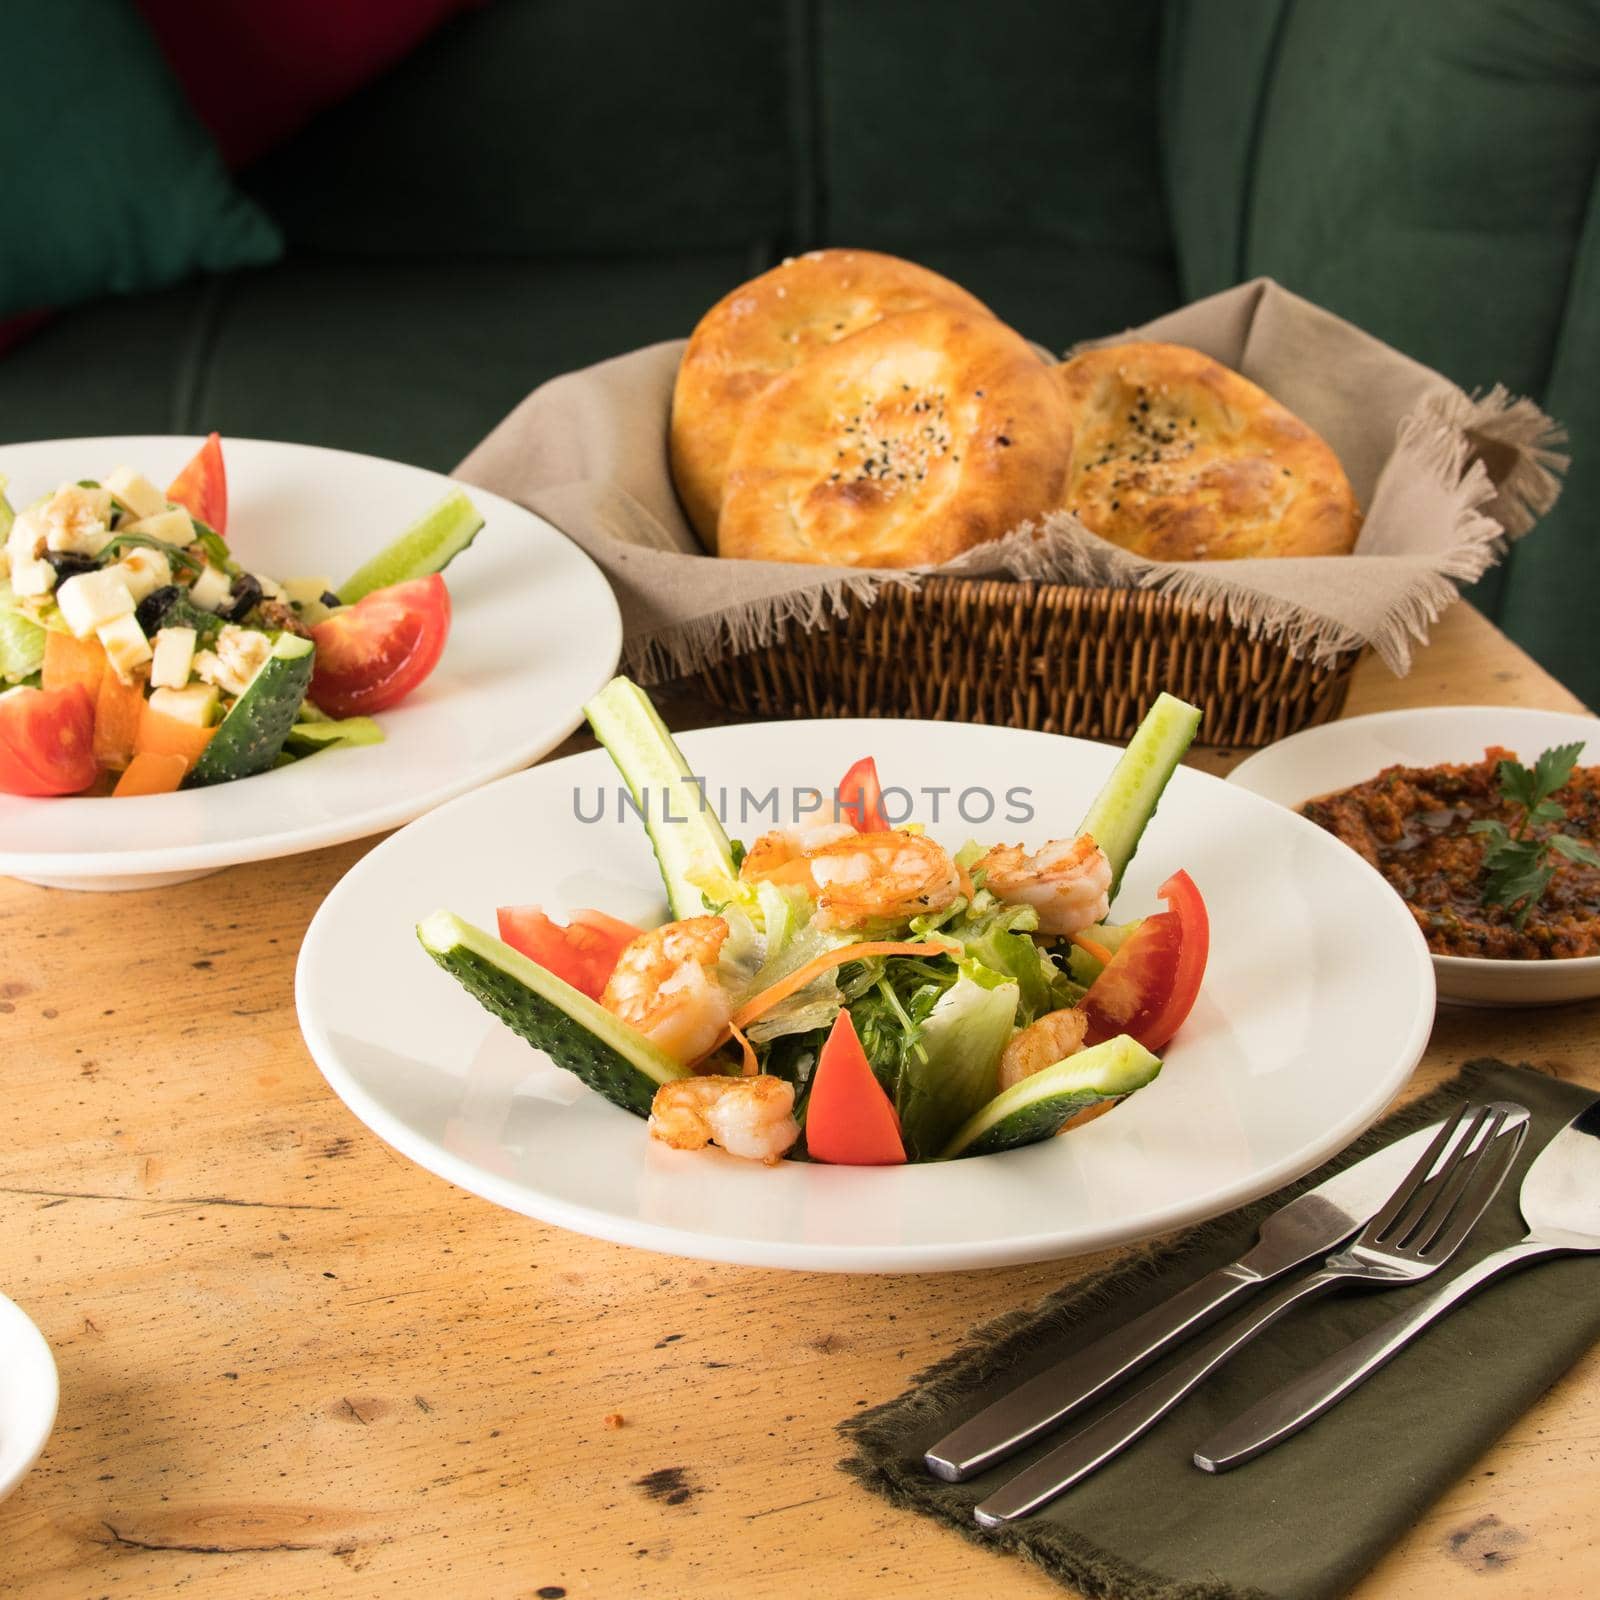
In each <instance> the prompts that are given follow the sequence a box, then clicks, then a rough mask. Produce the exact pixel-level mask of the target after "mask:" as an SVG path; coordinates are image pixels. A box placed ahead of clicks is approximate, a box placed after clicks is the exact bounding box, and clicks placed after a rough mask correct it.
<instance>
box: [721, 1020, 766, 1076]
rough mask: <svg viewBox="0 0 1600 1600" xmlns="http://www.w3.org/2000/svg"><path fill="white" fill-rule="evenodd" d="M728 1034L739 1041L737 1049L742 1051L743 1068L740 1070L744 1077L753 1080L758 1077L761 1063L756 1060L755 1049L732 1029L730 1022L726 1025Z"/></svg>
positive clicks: (737, 1031) (736, 1030)
mask: <svg viewBox="0 0 1600 1600" xmlns="http://www.w3.org/2000/svg"><path fill="white" fill-rule="evenodd" d="M728 1032H729V1034H730V1035H731V1036H732V1037H733V1038H735V1039H737V1040H738V1041H739V1048H740V1049H741V1050H742V1051H744V1067H743V1069H742V1070H743V1072H744V1075H745V1077H747V1078H754V1077H757V1076H759V1075H760V1072H761V1063H760V1062H759V1061H757V1060H756V1053H755V1049H754V1047H753V1046H752V1045H751V1043H750V1041H749V1040H748V1039H747V1038H745V1036H744V1035H743V1034H742V1033H740V1031H739V1030H738V1029H737V1028H736V1027H734V1025H733V1024H732V1023H731V1022H730V1023H729V1024H728Z"/></svg>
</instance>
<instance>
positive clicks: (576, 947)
mask: <svg viewBox="0 0 1600 1600" xmlns="http://www.w3.org/2000/svg"><path fill="white" fill-rule="evenodd" d="M495 919H496V921H497V922H498V923H499V925H500V937H501V938H502V939H504V940H505V942H506V943H507V944H508V945H510V946H511V948H512V949H513V950H520V951H521V952H522V953H523V955H525V956H526V957H527V958H528V959H529V960H530V961H536V962H538V964H539V965H540V966H541V967H543V968H544V969H545V971H546V972H553V973H555V975H556V976H557V977H558V978H560V979H562V980H563V981H565V982H567V983H570V984H571V985H572V987H573V988H574V989H580V990H582V991H583V993H584V994H586V995H588V997H589V998H590V999H591V1000H598V999H599V998H600V996H601V994H602V993H604V991H605V986H606V979H607V978H609V977H610V976H611V973H612V969H613V968H614V967H615V966H616V964H617V957H618V956H620V955H621V954H622V952H623V950H624V948H625V947H626V946H628V945H629V944H631V943H632V942H633V941H634V940H635V939H637V938H638V937H639V933H640V930H639V929H638V928H636V927H634V926H633V924H632V923H630V922H623V921H621V920H620V919H619V918H617V917H608V916H607V915H606V914H605V912H603V911H574V912H573V913H572V921H571V922H570V923H568V924H567V926H566V927H564V928H563V927H562V926H561V924H560V923H559V922H555V921H553V920H552V919H551V918H549V917H547V916H546V915H545V914H544V912H542V911H541V910H540V909H539V908H538V906H501V907H500V909H499V910H498V911H496V912H495Z"/></svg>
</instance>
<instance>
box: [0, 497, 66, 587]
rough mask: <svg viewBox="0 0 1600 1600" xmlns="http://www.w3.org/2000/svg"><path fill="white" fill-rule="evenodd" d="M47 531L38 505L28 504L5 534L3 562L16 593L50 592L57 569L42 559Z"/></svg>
mask: <svg viewBox="0 0 1600 1600" xmlns="http://www.w3.org/2000/svg"><path fill="white" fill-rule="evenodd" d="M47 531H48V530H47V529H46V526H45V522H44V518H43V517H42V516H41V515H40V508H39V507H38V506H30V507H29V508H28V509H27V510H26V511H24V512H23V513H22V514H21V515H20V516H19V517H18V518H17V519H16V521H15V522H13V523H12V524H11V532H10V533H9V534H7V535H6V565H7V568H8V569H9V571H10V573H11V587H12V588H13V589H14V590H16V592H17V593H18V594H19V595H40V594H49V593H50V591H51V589H52V588H54V587H55V581H56V569H55V568H54V567H52V566H51V565H50V563H49V562H48V561H46V560H44V548H45V543H44V541H45V534H46V532H47Z"/></svg>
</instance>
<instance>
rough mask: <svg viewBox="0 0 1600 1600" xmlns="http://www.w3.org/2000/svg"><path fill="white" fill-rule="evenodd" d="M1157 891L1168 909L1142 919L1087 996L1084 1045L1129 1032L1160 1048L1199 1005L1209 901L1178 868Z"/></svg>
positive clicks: (1207, 945) (1207, 941)
mask: <svg viewBox="0 0 1600 1600" xmlns="http://www.w3.org/2000/svg"><path fill="white" fill-rule="evenodd" d="M1157 893H1159V894H1160V896H1161V898H1162V899H1163V900H1165V901H1166V902H1167V909H1166V910H1165V911H1158V912H1156V914H1155V915H1154V916H1152V917H1146V918H1145V919H1144V921H1143V922H1142V923H1140V924H1139V927H1138V930H1137V931H1136V932H1135V933H1134V934H1132V935H1131V936H1130V937H1129V938H1128V939H1127V941H1126V942H1125V943H1124V944H1123V945H1122V948H1121V949H1119V950H1118V951H1117V953H1116V954H1115V955H1114V956H1113V957H1112V958H1111V960H1110V962H1109V963H1108V964H1107V966H1106V969H1105V971H1104V972H1102V973H1101V974H1100V976H1099V977H1098V978H1096V979H1095V981H1094V983H1093V984H1092V985H1091V986H1090V988H1089V992H1088V993H1087V994H1086V995H1085V996H1084V997H1083V1001H1082V1006H1083V1009H1084V1010H1085V1011H1086V1012H1088V1014H1089V1032H1088V1034H1087V1036H1086V1038H1085V1039H1084V1043H1085V1044H1100V1043H1102V1042H1103V1041H1104V1040H1106V1039H1111V1038H1115V1037H1116V1035H1117V1034H1119V1033H1127V1034H1131V1035H1132V1036H1133V1037H1134V1038H1135V1039H1137V1040H1138V1041H1139V1043H1140V1044H1142V1045H1143V1046H1144V1047H1145V1049H1146V1050H1159V1049H1160V1048H1161V1047H1162V1046H1163V1045H1164V1044H1165V1043H1166V1042H1167V1041H1168V1040H1169V1039H1170V1038H1171V1037H1172V1036H1173V1034H1175V1033H1176V1032H1177V1031H1178V1029H1179V1028H1181V1027H1182V1026H1183V1021H1184V1018H1185V1017H1187V1016H1188V1015H1189V1012H1190V1010H1191V1009H1192V1007H1193V1006H1194V1002H1195V997H1196V996H1197V995H1198V994H1199V993H1200V980H1201V979H1202V978H1203V977H1204V976H1205V971H1206V957H1207V955H1208V954H1209V953H1210V950H1211V921H1210V918H1209V917H1208V916H1207V915H1206V903H1205V901H1204V900H1202V899H1201V898H1200V891H1199V890H1198V889H1197V888H1196V887H1195V884H1194V879H1193V878H1191V877H1190V876H1189V874H1188V873H1187V872H1175V873H1173V875H1172V876H1171V877H1170V878H1168V879H1167V881H1166V882H1165V883H1164V884H1162V885H1161V888H1160V889H1159V890H1158V891H1157Z"/></svg>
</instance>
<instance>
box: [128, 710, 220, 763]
mask: <svg viewBox="0 0 1600 1600" xmlns="http://www.w3.org/2000/svg"><path fill="white" fill-rule="evenodd" d="M216 731H217V730H216V729H215V728H197V727H196V726H195V725H194V724H193V723H192V722H184V721H183V720H182V719H181V718H179V717H168V716H163V715H162V714H161V712H159V711H152V710H151V709H150V702H149V701H148V700H146V701H145V702H144V704H143V707H142V709H141V710H140V712H139V731H138V733H137V734H136V735H135V736H134V741H133V749H134V754H135V755H152V756H181V757H182V758H183V759H184V761H185V762H187V763H188V765H190V766H191V767H192V766H193V765H194V764H195V762H197V761H198V760H199V759H200V757H201V755H202V754H203V753H204V751H205V747H206V746H207V745H208V744H210V743H211V736H212V734H214V733H215V732H216Z"/></svg>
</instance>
